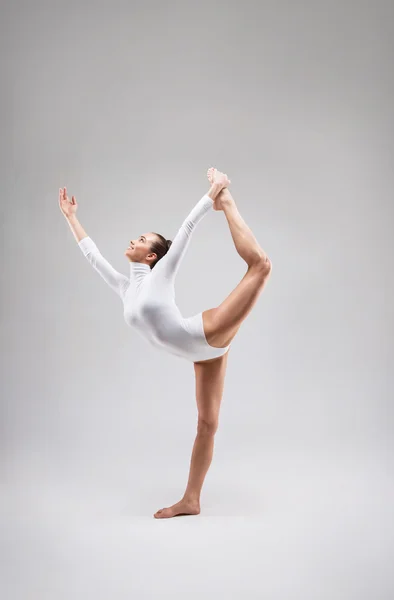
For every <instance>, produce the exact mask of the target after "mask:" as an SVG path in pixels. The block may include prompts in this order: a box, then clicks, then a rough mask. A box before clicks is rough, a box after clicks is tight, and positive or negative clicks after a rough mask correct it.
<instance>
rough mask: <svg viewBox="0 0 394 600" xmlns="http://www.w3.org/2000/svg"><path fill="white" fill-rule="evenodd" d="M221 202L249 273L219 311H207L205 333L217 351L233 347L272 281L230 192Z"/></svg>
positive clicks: (263, 256)
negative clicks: (239, 330) (232, 344)
mask: <svg viewBox="0 0 394 600" xmlns="http://www.w3.org/2000/svg"><path fill="white" fill-rule="evenodd" d="M217 202H218V203H219V202H220V206H221V208H222V209H223V211H224V214H225V216H226V219H227V221H228V224H229V228H230V232H231V235H232V238H233V241H234V244H235V247H236V250H237V252H238V254H239V255H240V256H241V258H243V259H244V260H245V262H246V264H247V265H248V270H247V272H246V273H245V275H244V277H243V278H242V280H241V281H240V283H239V284H238V285H237V287H236V288H235V289H234V290H233V291H232V292H231V294H230V295H229V296H228V297H227V298H226V299H225V300H224V301H223V302H222V303H221V304H220V305H219V306H217V307H216V308H211V309H209V310H205V311H204V312H203V323H204V332H205V336H206V338H207V341H208V343H209V344H210V345H211V346H214V347H216V348H224V347H225V346H227V345H228V344H230V342H231V341H232V339H233V338H234V336H235V334H236V333H237V331H238V329H239V328H240V326H241V323H242V322H243V320H244V319H245V318H246V316H247V315H248V314H249V313H250V311H251V309H252V308H253V306H254V304H255V303H256V301H257V298H258V297H259V295H260V293H261V291H262V289H263V287H264V285H265V284H266V282H267V280H268V278H269V275H270V273H271V268H272V265H271V261H270V260H269V258H268V256H267V255H266V254H265V252H264V250H263V249H262V248H261V246H260V245H259V243H258V242H257V240H256V238H255V237H254V235H253V233H252V231H251V229H250V228H249V227H248V225H247V224H246V223H245V221H244V220H243V218H242V217H241V215H240V213H239V211H238V208H237V206H236V204H235V201H234V199H233V197H232V195H231V194H230V192H229V190H228V189H225V190H223V191H222V193H221V196H220V197H219V199H218V201H217Z"/></svg>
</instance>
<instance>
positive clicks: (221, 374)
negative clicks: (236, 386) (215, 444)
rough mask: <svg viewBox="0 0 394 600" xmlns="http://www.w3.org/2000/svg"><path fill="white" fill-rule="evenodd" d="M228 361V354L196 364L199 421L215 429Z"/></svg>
mask: <svg viewBox="0 0 394 600" xmlns="http://www.w3.org/2000/svg"><path fill="white" fill-rule="evenodd" d="M227 360H228V352H226V354H224V355H223V356H220V357H219V358H215V359H213V360H208V361H201V362H195V363H194V372H195V375H196V401H197V409H198V419H199V421H204V423H206V424H209V425H210V426H211V427H213V428H215V429H216V427H217V425H218V419H219V410H220V405H221V401H222V397H223V390H224V379H225V375H226V370H227Z"/></svg>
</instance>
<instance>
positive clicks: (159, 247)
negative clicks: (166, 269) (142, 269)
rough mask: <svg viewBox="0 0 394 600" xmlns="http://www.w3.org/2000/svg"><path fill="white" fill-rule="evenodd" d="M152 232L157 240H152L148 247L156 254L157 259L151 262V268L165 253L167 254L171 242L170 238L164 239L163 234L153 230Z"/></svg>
mask: <svg viewBox="0 0 394 600" xmlns="http://www.w3.org/2000/svg"><path fill="white" fill-rule="evenodd" d="M152 233H153V235H155V236H156V237H157V240H156V241H155V242H152V244H151V247H150V249H151V252H154V253H155V254H157V260H155V262H153V263H151V265H150V268H151V269H153V267H154V266H155V265H156V264H157V263H158V262H159V260H160V259H161V258H163V256H164V255H165V254H167V252H168V251H169V249H170V246H171V244H172V241H171V240H166V238H165V237H164V236H163V235H160V233H155V232H154V231H153V232H152Z"/></svg>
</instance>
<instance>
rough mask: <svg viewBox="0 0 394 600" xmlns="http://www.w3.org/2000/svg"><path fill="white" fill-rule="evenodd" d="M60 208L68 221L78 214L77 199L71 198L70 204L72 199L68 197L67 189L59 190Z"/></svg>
mask: <svg viewBox="0 0 394 600" xmlns="http://www.w3.org/2000/svg"><path fill="white" fill-rule="evenodd" d="M59 207H60V210H61V211H62V213H63V215H64V216H65V217H66V218H67V219H69V218H70V217H72V216H73V215H75V213H76V212H77V208H78V204H77V201H76V199H75V196H72V197H71V202H70V199H69V198H68V196H67V190H66V188H63V189H62V188H60V189H59Z"/></svg>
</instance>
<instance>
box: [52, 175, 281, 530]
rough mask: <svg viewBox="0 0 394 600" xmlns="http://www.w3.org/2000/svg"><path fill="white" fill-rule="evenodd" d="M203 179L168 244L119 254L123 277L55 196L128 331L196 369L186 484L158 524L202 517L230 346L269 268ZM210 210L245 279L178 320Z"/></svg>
mask: <svg viewBox="0 0 394 600" xmlns="http://www.w3.org/2000/svg"><path fill="white" fill-rule="evenodd" d="M207 177H208V181H209V183H210V188H209V191H208V192H207V193H206V194H204V196H203V197H202V198H201V199H200V200H199V201H198V202H197V204H196V205H195V206H194V208H193V209H192V210H191V212H190V213H189V215H188V216H187V217H186V219H185V220H184V222H183V223H182V225H181V227H180V229H179V230H178V232H177V234H176V236H175V238H174V240H173V242H171V241H170V240H167V239H166V238H165V237H163V236H162V235H160V234H158V233H155V232H146V233H145V234H143V235H140V236H139V238H138V239H133V240H130V244H129V246H128V247H127V249H126V251H125V253H124V254H125V256H126V257H127V259H128V260H129V263H130V264H129V276H128V277H126V276H125V275H123V274H121V273H119V272H118V271H116V270H115V269H114V268H113V267H112V265H111V264H110V263H109V262H108V261H107V260H106V259H105V258H104V257H103V256H102V254H101V253H100V251H99V249H98V247H97V246H96V244H95V242H94V241H93V240H92V239H91V238H90V237H89V236H88V235H87V233H86V232H85V230H84V229H83V228H82V226H81V224H80V223H79V221H78V219H77V217H76V211H77V208H78V204H77V201H76V198H75V196H72V198H71V200H70V199H69V198H68V196H67V189H66V188H60V189H59V207H60V210H61V212H62V213H63V215H64V217H65V218H66V220H67V222H68V224H69V226H70V228H71V231H72V232H73V234H74V237H75V239H76V241H77V243H78V245H79V247H80V249H81V251H82V253H83V254H84V256H85V257H86V259H87V260H88V261H89V263H90V264H91V266H92V267H93V268H94V269H95V270H96V271H97V272H98V273H99V275H100V276H101V277H102V278H103V279H104V281H105V282H106V283H107V284H108V285H109V286H110V287H111V288H112V289H113V290H114V291H115V292H116V293H117V294H118V296H119V297H120V299H121V300H122V304H123V315H124V319H125V321H126V323H127V325H129V326H130V327H131V328H132V329H133V330H134V331H136V332H137V333H138V335H140V336H142V337H144V338H145V339H146V340H148V342H149V343H150V344H151V345H152V346H154V347H155V348H158V349H160V350H163V351H167V352H170V353H171V354H174V355H176V356H178V357H181V358H183V359H185V360H188V361H191V362H193V365H194V372H195V378H196V388H195V389H196V400H197V410H198V422H197V435H196V438H195V442H194V446H193V451H192V456H191V462H190V471H189V478H188V482H187V486H186V490H185V492H184V495H183V497H182V498H181V500H180V501H179V502H177V503H176V504H174V505H172V506H170V507H167V508H161V509H160V510H158V511H157V512H156V513H155V514H154V515H153V516H154V517H155V518H157V519H162V518H169V517H174V516H178V515H197V514H199V513H200V496H201V490H202V486H203V483H204V479H205V476H206V474H207V471H208V469H209V466H210V464H211V462H212V457H213V449H214V436H215V433H216V431H217V428H218V423H219V411H220V404H221V400H222V396H223V390H224V378H225V374H226V369H227V359H228V354H229V350H230V344H231V342H232V340H233V339H234V336H235V335H236V333H237V331H238V329H239V328H240V326H241V323H242V322H243V320H244V319H245V318H246V316H247V315H248V314H249V312H250V311H251V309H252V308H253V306H254V305H255V303H256V300H257V298H258V297H259V295H260V292H261V291H262V289H263V287H264V285H265V283H266V282H267V280H268V278H269V275H270V273H271V268H272V266H271V261H270V260H269V258H268V256H267V255H266V253H265V252H264V250H262V248H261V247H260V245H259V244H258V242H257V240H256V238H255V237H254V235H253V233H252V231H251V230H250V228H249V227H248V226H247V224H246V223H245V221H244V220H243V218H242V216H241V215H240V213H239V211H238V208H237V206H236V204H235V201H234V198H233V197H232V195H231V193H230V191H229V184H230V183H231V181H230V180H229V179H228V177H227V175H226V174H225V173H222V172H220V171H218V170H217V169H215V168H213V167H211V168H210V169H208V171H207ZM212 208H213V209H214V210H216V211H223V212H224V214H225V217H226V219H227V222H228V225H229V228H230V232H231V236H232V238H233V241H234V245H235V248H236V250H237V252H238V254H239V255H240V256H241V258H243V259H244V261H245V262H246V264H247V271H246V273H245V275H244V276H243V278H242V279H241V281H240V282H239V283H238V285H237V286H236V287H235V289H234V290H233V291H232V292H231V293H230V294H229V296H228V297H227V298H225V300H224V301H223V302H222V303H221V304H219V305H218V306H216V307H215V308H210V309H208V310H204V311H202V312H199V313H197V314H195V315H194V316H191V317H184V316H182V314H181V312H180V310H179V309H178V307H177V305H176V302H175V277H176V273H177V271H178V268H179V266H180V264H181V261H182V259H183V257H184V255H185V253H186V250H187V248H188V246H189V243H190V239H191V236H192V234H193V231H194V229H195V227H196V225H197V224H198V223H199V221H201V219H202V218H203V217H204V216H205V215H206V214H207V213H208V212H209V211H210V210H211V209H212ZM196 285H199V284H198V283H196ZM202 285H203V284H202Z"/></svg>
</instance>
